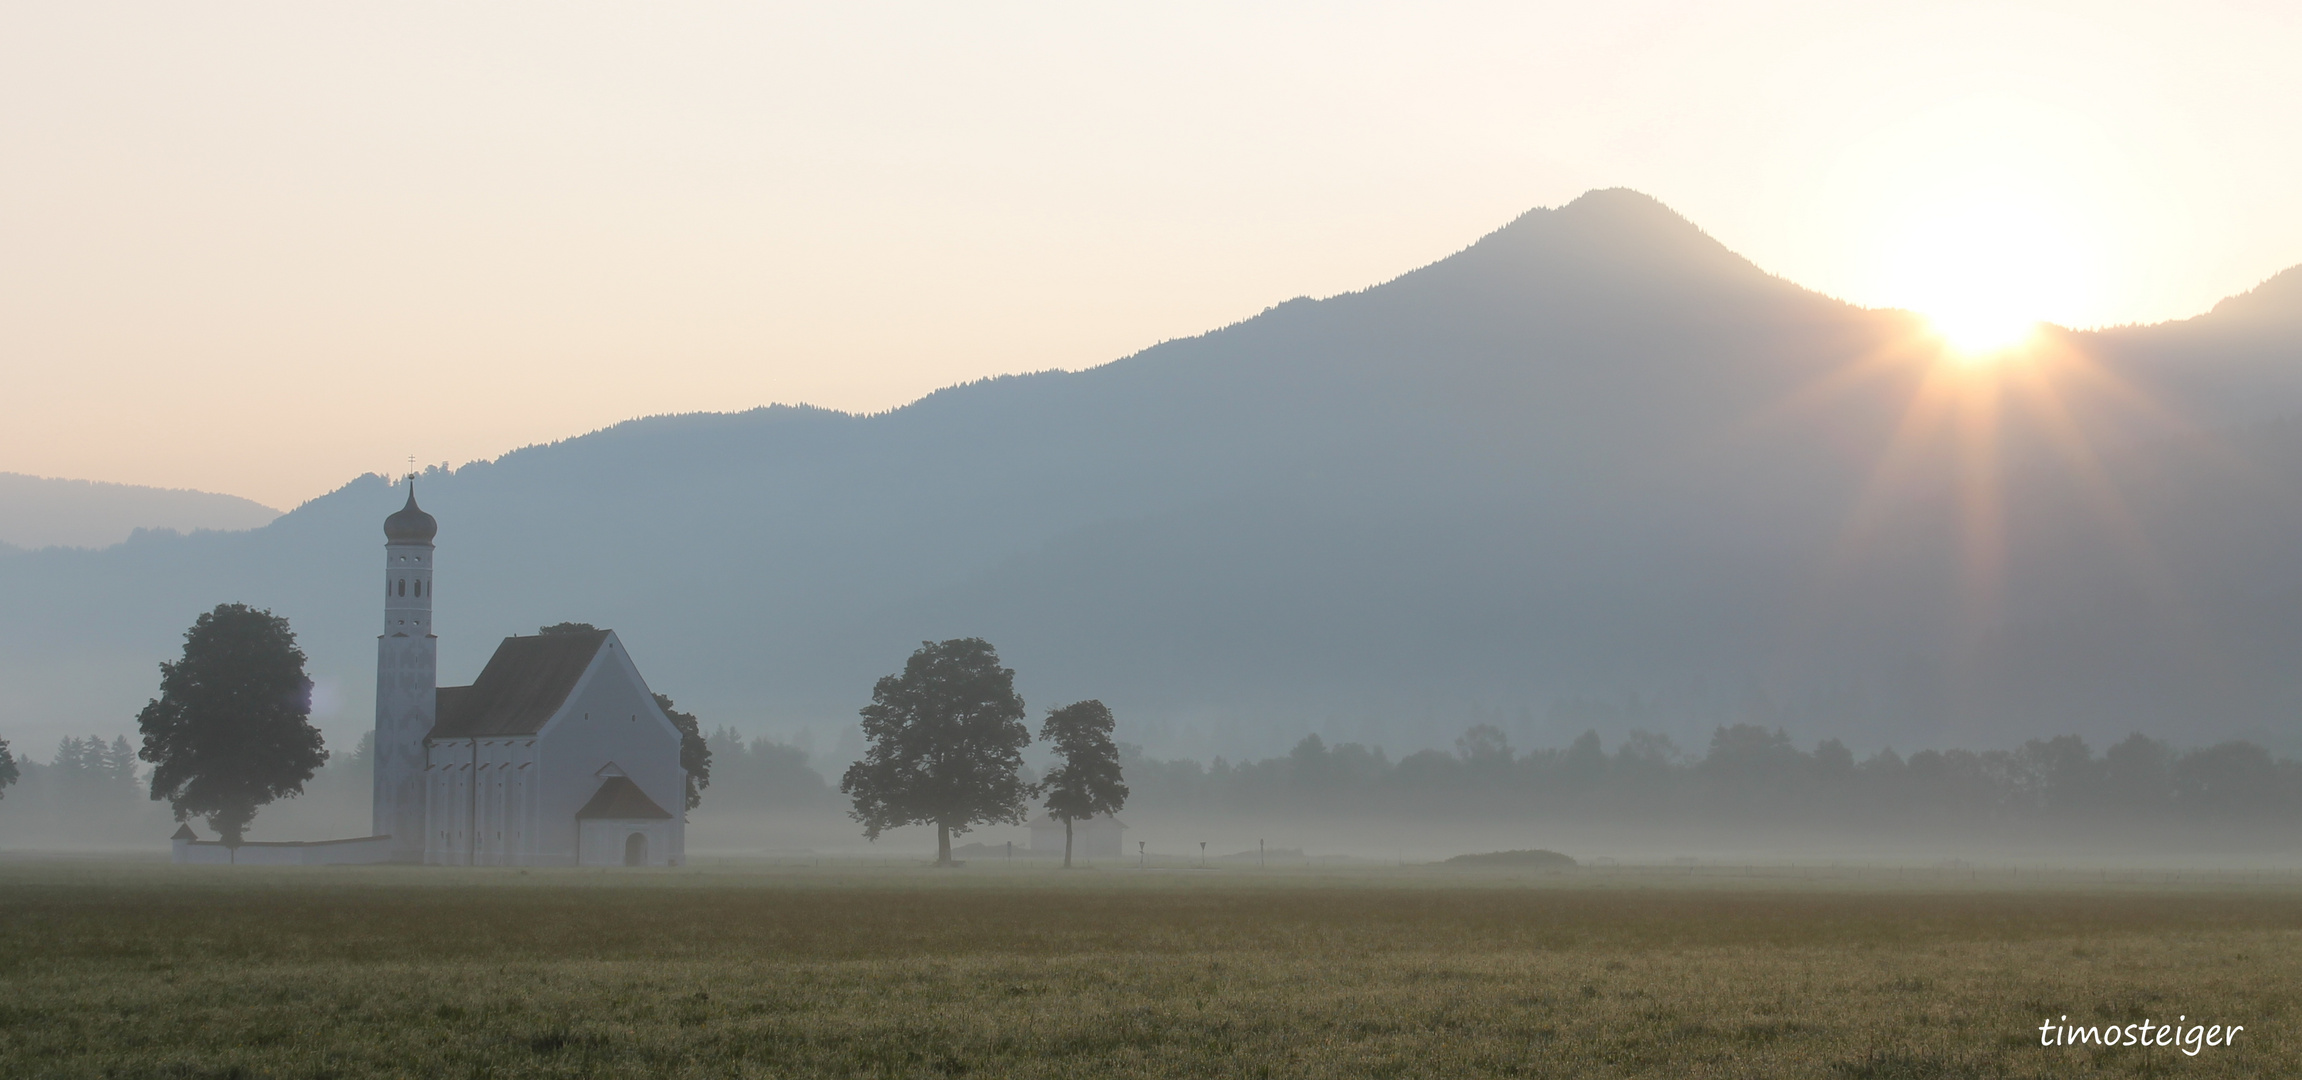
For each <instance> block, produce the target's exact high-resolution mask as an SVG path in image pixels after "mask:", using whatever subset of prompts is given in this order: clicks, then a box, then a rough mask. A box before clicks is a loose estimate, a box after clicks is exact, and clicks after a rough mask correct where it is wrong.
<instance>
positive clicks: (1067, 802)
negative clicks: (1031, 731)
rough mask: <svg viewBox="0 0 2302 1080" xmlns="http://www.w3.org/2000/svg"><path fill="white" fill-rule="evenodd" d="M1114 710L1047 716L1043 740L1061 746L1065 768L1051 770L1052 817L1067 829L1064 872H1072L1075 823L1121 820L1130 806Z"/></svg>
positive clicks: (1072, 708) (1078, 708) (1081, 704)
mask: <svg viewBox="0 0 2302 1080" xmlns="http://www.w3.org/2000/svg"><path fill="white" fill-rule="evenodd" d="M1111 726H1112V717H1111V710H1110V709H1109V708H1107V707H1105V706H1104V704H1103V703H1102V702H1100V701H1095V700H1092V699H1090V700H1087V701H1075V702H1072V703H1071V704H1069V705H1065V706H1063V707H1062V708H1060V709H1053V710H1050V711H1049V712H1048V713H1047V722H1046V723H1044V724H1041V725H1040V727H1039V737H1040V738H1042V739H1046V740H1048V741H1049V742H1052V743H1054V744H1055V753H1056V755H1057V756H1058V757H1061V758H1062V759H1063V762H1062V764H1060V765H1057V766H1055V767H1054V768H1053V769H1050V770H1048V773H1047V779H1046V780H1045V781H1044V783H1043V787H1044V789H1045V790H1046V792H1047V813H1048V814H1049V815H1050V816H1052V817H1053V818H1054V819H1055V820H1057V821H1060V822H1062V823H1063V868H1064V869H1066V870H1069V869H1071V823H1072V822H1074V821H1084V820H1086V819H1088V818H1091V817H1094V816H1095V815H1097V814H1116V813H1118V812H1119V808H1120V807H1121V806H1123V805H1125V804H1126V802H1127V785H1126V784H1125V783H1123V782H1122V781H1121V779H1120V775H1119V747H1118V746H1117V745H1115V744H1113V743H1112V741H1111Z"/></svg>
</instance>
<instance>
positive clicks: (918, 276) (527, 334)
mask: <svg viewBox="0 0 2302 1080" xmlns="http://www.w3.org/2000/svg"><path fill="white" fill-rule="evenodd" d="M2298 13H2302V5H2296V4H2292V3H2268V2H2262V3H2226V4H2211V3H2198V2H2189V3H2181V4H2171V3H2169V4H2118V3H2112V2H2105V0H2094V2H2089V3H2069V4H2014V3H1987V4H1972V5H1959V4H1950V3H1942V2H1939V0H1935V2H1928V3H1921V4H1903V5H1895V4H1848V3H1844V2H1831V3H1820V2H1818V3H1745V4H1729V3H1718V2H1699V3H1646V4H1638V3H1608V4H1592V3H1578V4H1573V5H1543V4H1530V3H1454V4H1449V3H1417V4H1387V5H1376V4H1356V3H1339V2H1332V0H1330V2H1325V3H1318V4H1286V3H1261V4H1243V3H1237V2H1231V3H1221V4H1200V3H1167V4H1159V5H1112V4H1092V5H1090V4H1077V3H1065V4H1055V3H1048V4H1015V3H983V2H974V3H966V4H954V3H948V2H936V3H853V2H850V3H839V4H781V5H777V4H762V3H743V4H733V3H729V4H706V3H691V4H658V3H649V4H639V3H632V4H604V3H567V2H564V0H563V2H554V3H510V2H491V3H486V4H470V3H454V4H449V3H415V2H394V3H389V4H381V3H378V4H364V5H348V4H335V3H319V2H313V0H296V2H294V3H285V2H283V3H257V2H243V3H228V4H210V3H181V2H170V3H139V4H119V3H103V2H91V0H70V2H68V3H45V2H35V0H12V2H10V3H8V4H6V5H0V358H4V362H5V364H6V372H7V383H6V385H7V389H8V393H7V394H6V395H5V396H0V471H14V472H23V473H33V474H41V475H50V476H68V477H79V478H87V479H98V480H112V481H124V482H131V483H144V484H159V485H164V486H183V487H197V488H204V489H208V490H214V491H224V492H230V493H233V494H238V495H243V496H247V497H250V498H254V499H258V500H261V501H265V502H269V503H272V504H274V505H279V506H289V505H293V504H294V503H296V502H298V501H301V500H302V499H305V498H309V497H311V496H314V495H317V494H319V493H321V492H323V491H325V490H327V489H329V488H332V487H334V486H336V485H337V484H339V483H341V482H342V481H344V480H346V479H348V478H350V477H351V476H353V475H355V474H357V473H360V472H364V471H370V470H385V469H388V468H391V467H393V466H395V465H398V466H400V467H404V464H405V461H406V458H407V457H408V455H415V456H416V457H417V458H418V460H420V461H425V462H432V463H437V462H441V461H453V462H456V463H458V464H460V463H462V462H464V461H466V460H469V459H472V458H479V457H492V456H494V455H496V454H499V453H501V452H503V451H505V450H508V449H511V448H513V447H516V446H519V445H523V444H526V443H531V442H538V441H547V440H551V439H555V438H561V437H565V436H568V435H573V434H578V433H580V432H583V431H586V430H589V429H592V428H596V427H599V426H602V425H605V424H608V423H612V422H614V421H616V420H620V419H624V418H628V417H631V416H636V415H643V414H650V413H661V412H673V411H692V410H732V409H742V408H748V407H751V406H754V405H759V404H764V403H767V402H773V401H785V402H801V401H805V402H813V403H817V404H821V405H827V406H833V407H838V408H844V409H857V410H877V409H884V408H887V407H890V406H893V405H897V404H900V403H902V402H904V401H906V400H909V399H911V398H913V397H916V396H917V395H919V394H920V393H923V392H925V391H927V390H930V389H933V388H935V387H937V386H941V385H945V384H949V383H952V382H956V381H960V380H963V379H968V378H972V377H977V376H982V375H989V374H996V373H1000V372H1011V371H1027V370H1035V369H1041V368H1049V367H1066V368H1075V367H1085V366H1090V365H1094V364H1098V363H1102V362H1104V361H1107V360H1111V359H1114V358H1116V357H1118V356H1121V355H1124V354H1126V353H1129V352H1133V351H1135V350H1136V349H1139V348H1141V347H1143V346H1146V345H1149V344H1152V343H1154V342H1156V341H1159V340H1161V339H1163V338H1170V337H1178V336H1184V335H1189V334H1194V333H1198V332H1200V331H1203V330H1206V329H1210V328H1212V327H1215V326H1218V325H1221V324H1224V323H1227V322H1231V321H1234V320H1236V319H1239V318H1241V317H1244V316H1248V315H1252V314H1254V313H1255V312H1256V311H1259V310H1261V309H1262V308H1264V307H1266V306H1268V305H1270V304H1272V303H1276V302H1278V301H1280V300H1284V299H1286V298H1288V297H1292V296H1296V295H1304V294H1308V295H1314V296H1323V295H1329V294H1333V293H1336V292H1339V291H1344V290H1348V289H1353V288H1358V287H1361V286H1364V285H1368V284H1371V283H1374V282H1376V281H1380V280H1383V279H1386V278H1389V277H1392V276H1394V275H1396V274H1398V273H1400V272H1403V271H1405V270H1407V269H1410V268H1412V267H1414V266H1416V265H1418V264H1421V263H1424V262H1428V261H1430V260H1432V259H1434V258H1438V257H1440V256H1443V255H1445V254H1447V253H1449V252H1451V251H1454V250H1456V249H1458V248H1460V247H1462V246H1463V245H1465V244H1467V243H1469V242H1470V241H1472V240H1473V239H1476V238H1477V237H1478V236H1479V235H1480V234H1482V233H1485V232H1487V231H1489V230H1491V229H1493V228H1495V227H1497V226H1499V225H1501V224H1503V223H1504V222H1505V221H1507V220H1509V219H1510V218H1511V217H1513V216H1515V215H1516V214H1518V213H1520V212H1521V211H1524V210H1526V209H1528V208H1530V207H1534V206H1544V205H1556V204H1558V203H1562V202H1565V201H1567V200H1570V199H1572V198H1573V197H1574V196H1576V195H1577V194H1579V193H1581V192H1582V191H1584V190H1586V189H1589V188H1593V187H1611V186H1626V187H1633V188H1637V189H1639V190H1642V191H1646V192H1648V193H1650V194H1653V195H1655V196H1657V197H1659V198H1661V199H1662V200H1663V201H1665V202H1667V203H1669V204H1670V205H1671V206H1673V207H1675V208H1676V209H1678V210H1679V211H1680V212H1681V213H1684V214H1686V215H1687V216H1688V217H1690V218H1692V219H1693V220H1694V221H1695V222H1696V223H1697V224H1700V225H1702V226H1703V227H1704V228H1706V229H1708V230H1709V231H1710V232H1711V233H1712V234H1713V235H1715V236H1717V237H1718V238H1720V239H1721V240H1722V241H1724V242H1725V243H1727V244H1728V245H1729V246H1730V247H1733V248H1735V249H1736V250H1738V251H1740V252H1742V253H1744V254H1746V255H1748V256H1750V257H1751V258H1752V259H1753V260H1755V261H1756V262H1758V264H1759V265H1761V266H1763V267H1765V268H1767V269H1769V270H1772V271H1775V272H1777V273H1780V274H1782V275H1784V276H1786V277H1789V278H1791V279H1793V280H1795V281H1798V282H1800V283H1802V284H1805V285H1808V286H1810V287H1813V288H1817V289H1821V290H1823V291H1826V292H1830V293H1833V294H1836V295H1839V296H1844V297H1846V298H1848V299H1852V300H1856V301H1858V302H1862V303H1868V304H1881V305H1886V304H1891V305H1899V306H1912V307H1919V308H1922V309H1923V308H1927V307H1929V306H1939V305H1945V304H1949V305H1955V304H1957V303H1961V302H1964V303H1968V304H1973V303H1976V302H1978V299H1977V298H1978V297H1984V298H1989V299H1990V300H1991V302H1993V303H2001V304H2004V305H2012V306H2013V307H2014V308H2015V309H2018V310H2020V311H2022V312H2023V313H2026V314H2028V315H2035V316H2040V317H2045V318H2050V319H2054V320H2056V321H2060V322H2065V323H2069V324H2076V325H2089V324H2100V323H2107V322H2128V321H2155V320H2159V319H2165V318H2170V317H2180V316H2186V315H2190V314H2194V313H2196V312H2198V311H2201V310H2203V309H2205V308H2206V307H2208V306H2210V305H2211V304H2212V303H2213V301H2214V300H2216V299H2218V298H2220V297H2222V296H2224V295H2226V294H2229V293H2232V292H2236V291H2242V290H2244V289H2246V288H2249V287H2251V286H2252V285H2254V284H2255V283H2256V282H2258V281H2259V280H2261V279H2262V278H2264V277H2266V276H2268V275H2270V274H2271V273H2274V272H2275V271H2277V270H2279V269H2282V268H2284V267H2286V266H2289V265H2292V264H2295V263H2302V202H2298V201H2297V199H2296V197H2295V196H2294V194H2293V192H2294V191H2295V190H2296V181H2297V180H2298V179H2302V175H2298V174H2302V169H2298V166H2302V139H2297V138H2296V137H2295V136H2296V133H2297V132H2298V131H2302V64H2298V63H2296V62H2294V57H2295V56H2296V55H2302V14H2298Z"/></svg>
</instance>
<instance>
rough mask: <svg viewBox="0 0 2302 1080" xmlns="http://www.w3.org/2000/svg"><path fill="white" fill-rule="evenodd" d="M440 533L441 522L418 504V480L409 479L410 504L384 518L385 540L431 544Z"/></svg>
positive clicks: (399, 542) (389, 541)
mask: <svg viewBox="0 0 2302 1080" xmlns="http://www.w3.org/2000/svg"><path fill="white" fill-rule="evenodd" d="M439 534H440V523H439V522H438V521H436V520H434V519H433V518H432V516H431V515H430V514H427V513H424V510H423V507H420V506H417V505H416V482H415V481H414V480H410V481H408V505H406V506H403V507H400V508H399V510H398V511H396V512H394V513H393V514H392V516H390V517H388V518H385V519H384V542H385V543H388V544H429V543H431V542H432V537H435V536H438V535H439Z"/></svg>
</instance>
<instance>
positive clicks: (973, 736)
mask: <svg viewBox="0 0 2302 1080" xmlns="http://www.w3.org/2000/svg"><path fill="white" fill-rule="evenodd" d="M862 716H863V734H864V737H865V738H867V739H869V740H871V743H870V746H869V747H868V748H867V749H866V750H865V751H864V755H863V760H861V761H858V762H856V763H855V764H853V765H850V766H848V769H847V773H846V775H845V776H843V777H842V778H841V779H840V782H839V790H840V791H842V792H845V793H846V794H847V795H848V796H849V797H850V798H852V799H853V800H854V809H852V810H850V811H849V816H850V817H853V818H854V819H855V820H857V821H860V822H862V823H863V835H865V836H867V837H870V838H872V839H874V840H876V839H878V838H879V834H880V833H881V832H882V831H885V830H887V829H893V828H897V827H899V826H903V825H929V824H932V825H934V826H935V864H936V865H937V866H950V865H951V836H952V834H953V833H964V832H966V831H967V830H968V829H969V828H971V827H973V826H976V825H989V824H996V823H1004V824H1020V823H1021V822H1022V821H1023V815H1024V811H1025V802H1026V801H1027V800H1028V799H1030V798H1031V796H1032V794H1033V791H1032V785H1030V784H1029V783H1026V782H1025V781H1024V780H1023V778H1022V776H1021V775H1019V773H1018V770H1020V769H1021V768H1022V767H1023V748H1024V747H1025V746H1028V745H1030V743H1031V731H1030V729H1029V728H1026V727H1025V726H1024V725H1023V716H1024V711H1023V698H1022V697H1021V696H1019V695H1017V694H1016V692H1015V672H1014V670H1013V669H1010V668H1004V667H1001V666H999V653H998V652H997V651H996V650H994V649H993V648H992V647H991V643H990V642H988V641H985V640H983V639H982V638H954V639H952V640H950V641H941V642H935V641H929V642H921V643H920V648H919V651H918V652H915V653H912V654H911V659H910V660H908V661H906V662H905V663H904V665H903V672H902V673H901V674H899V675H889V676H887V677H885V678H883V679H880V680H879V683H878V685H876V686H873V687H872V688H871V704H869V705H866V706H864V707H863V709H862Z"/></svg>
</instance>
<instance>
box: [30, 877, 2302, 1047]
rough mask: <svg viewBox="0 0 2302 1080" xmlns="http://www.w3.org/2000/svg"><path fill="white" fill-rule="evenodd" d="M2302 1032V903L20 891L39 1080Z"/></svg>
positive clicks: (1518, 891) (434, 881) (2251, 1036)
mask: <svg viewBox="0 0 2302 1080" xmlns="http://www.w3.org/2000/svg"><path fill="white" fill-rule="evenodd" d="M2065 1014H2067V1015H2069V1016H2070V1018H2071V1021H2072V1022H2074V1023H2075V1022H2079V1021H2085V1022H2088V1023H2103V1022H2107V1021H2109V1020H2112V1019H2117V1020H2119V1021H2121V1022H2124V1021H2126V1020H2128V1019H2133V1020H2139V1019H2141V1018H2143V1017H2145V1016H2147V1017H2152V1018H2155V1019H2159V1020H2171V1019H2173V1018H2174V1017H2175V1016H2176V1015H2178V1014H2186V1015H2188V1016H2190V1017H2192V1018H2194V1019H2203V1020H2205V1021H2207V1022H2211V1023H2222V1024H2243V1025H2245V1033H2244V1034H2243V1035H2242V1036H2241V1037H2240V1038H2239V1042H2238V1045H2237V1046H2236V1047H2235V1048H2229V1049H2225V1048H2215V1049H2211V1050H2207V1051H2206V1052H2204V1053H2203V1054H2201V1055H2199V1056H2197V1057H2195V1058H2192V1057H2185V1056H2182V1055H2180V1054H2178V1053H2173V1052H2171V1051H2168V1050H2165V1049H2159V1050H2156V1051H2153V1052H2150V1053H2147V1054H2146V1053H2145V1052H2144V1051H2142V1050H2140V1049H2133V1048H2121V1049H2115V1050H2107V1051H2106V1050H2101V1049H2098V1048H2085V1049H2061V1048H2057V1049H2046V1048H2042V1047H2040V1046H2039V1045H2038V1038H2039V1037H2038V1025H2039V1024H2040V1023H2041V1021H2042V1020H2044V1019H2046V1018H2048V1017H2059V1016H2061V1015H2065ZM2298 1024H2302V889H2297V888H2295V887H2294V886H2292V885H2290V884H2286V885H2248V884H2243V883H2224V884H2218V885H2198V886H2186V885H2180V884H2153V885H2131V884H2130V885H2100V884H2097V885H2083V884H2079V883H2075V882H2064V883H2059V884H2057V883H2039V884H2030V885H2024V886H2021V887H2015V886H2012V885H2008V884H1973V883H1964V884H1962V883H1956V882H1934V881H1927V882H1917V883H1911V882H1896V881H1854V882H1801V881H1796V880H1766V879H1756V880H1754V879H1727V880H1682V879H1677V878H1673V877H1671V876H1669V875H1666V874H1659V873H1658V874H1641V873H1636V872H1630V873H1612V874H1593V873H1570V874H1564V875H1547V876H1538V875H1512V874H1507V873H1451V872H1446V871H1439V870H1427V869H1426V870H1417V869H1402V870H1358V871H1331V872H1316V873H1314V872H1306V871H1295V872H1290V873H1278V872H1273V873H1269V874H1258V873H1255V872H1252V871H1239V872H1232V871H1215V872H1198V873H1193V872H1180V871H1178V872H1160V871H1129V870H1120V869H1103V870H1093V871H1081V872H1073V873H1070V874H1064V873H1062V872H1060V871H1052V870H1043V869H1033V870H1030V871H1004V870H983V869H977V868H968V869H963V870H958V871H940V872H939V871H932V870H927V869H910V868H854V869H844V870H842V869H804V868H794V869H780V870H756V869H744V868H742V867H739V866H728V867H718V868H704V869H700V870H695V869H690V870H683V871H658V872H647V871H617V872H577V871H534V872H529V873H524V874H523V873H519V872H514V871H479V872H470V871H451V870H415V869H401V870H385V869H370V868H298V869H278V870H260V869H241V870H232V869H229V868H191V867H170V866H165V865H153V864H135V863H108V864H107V863H94V862H89V863H68V862H21V861H20V862H10V863H0V1071H4V1072H5V1073H6V1074H8V1075H12V1076H107V1077H136V1076H164V1077H253V1076H281V1077H358V1076H447V1077H464V1076H593V1075H629V1076H675V1077H677V1076H695V1077H706V1076H710V1077H720V1076H918V1077H947V1076H1029V1077H1041V1076H1044V1077H1091V1076H1254V1077H1261V1076H1338V1077H1341V1076H1349V1077H1361V1076H1371V1077H1393V1076H1396V1077H1420V1076H1447V1077H1460V1076H1481V1075H1487V1076H1656V1077H1705V1076H1722V1077H1723V1076H1736V1077H1834V1078H1857V1077H1935V1076H1951V1077H1965V1076H1976V1077H1984V1076H2018V1077H2029V1076H2038V1077H2047V1076H2054V1077H2063V1076H2142V1075H2161V1076H2195V1077H2225V1076H2273V1075H2291V1074H2294V1073H2297V1072H2302V1035H2298V1027H2297V1025H2298Z"/></svg>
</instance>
